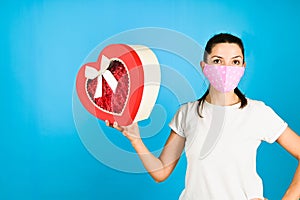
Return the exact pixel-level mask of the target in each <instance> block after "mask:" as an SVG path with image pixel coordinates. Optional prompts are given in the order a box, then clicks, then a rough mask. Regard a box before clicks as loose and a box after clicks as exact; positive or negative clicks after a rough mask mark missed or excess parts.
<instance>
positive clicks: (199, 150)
mask: <svg viewBox="0 0 300 200" xmlns="http://www.w3.org/2000/svg"><path fill="white" fill-rule="evenodd" d="M247 100H248V104H247V105H246V107H244V108H242V109H240V108H239V107H240V103H238V104H235V105H232V106H217V105H213V104H210V103H208V102H207V101H204V103H203V110H202V112H201V115H202V116H203V118H200V117H199V115H198V113H197V108H198V101H195V102H191V103H187V104H184V105H182V106H181V107H180V109H179V110H178V111H177V113H176V114H175V116H174V118H173V119H172V121H171V122H170V124H169V126H170V128H171V129H172V130H173V131H175V132H176V133H177V134H178V135H180V136H182V137H185V138H186V142H185V153H186V157H187V170H186V178H185V189H184V190H183V191H182V193H181V195H180V197H179V199H180V200H249V199H253V198H261V199H263V198H264V197H263V184H262V180H261V178H260V177H259V175H258V174H257V172H256V151H257V148H258V146H259V145H260V143H261V141H266V142H268V143H273V142H275V141H276V140H277V139H278V137H279V136H280V135H281V134H282V133H283V131H284V130H285V129H286V127H287V123H286V122H284V121H283V120H282V119H281V118H280V117H279V116H278V115H277V114H276V113H275V112H274V111H273V110H272V109H271V108H270V107H269V106H266V105H265V104H264V103H263V102H261V101H256V100H252V99H249V98H247Z"/></svg>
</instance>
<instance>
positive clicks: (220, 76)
mask: <svg viewBox="0 0 300 200" xmlns="http://www.w3.org/2000/svg"><path fill="white" fill-rule="evenodd" d="M244 71H245V67H237V66H215V65H207V64H205V66H204V69H203V73H204V75H205V76H206V77H207V79H208V80H209V82H210V84H211V85H212V86H213V87H214V88H215V89H216V90H218V91H220V92H222V93H225V92H229V91H232V90H234V89H235V88H236V87H237V85H238V84H239V82H240V80H241V78H242V76H243V74H244Z"/></svg>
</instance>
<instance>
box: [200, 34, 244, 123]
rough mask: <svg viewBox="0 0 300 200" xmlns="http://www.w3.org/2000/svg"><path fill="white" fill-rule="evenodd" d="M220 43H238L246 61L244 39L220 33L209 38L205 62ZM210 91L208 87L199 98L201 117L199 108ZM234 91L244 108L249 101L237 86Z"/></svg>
mask: <svg viewBox="0 0 300 200" xmlns="http://www.w3.org/2000/svg"><path fill="white" fill-rule="evenodd" d="M219 43H234V44H237V45H238V46H239V47H240V48H241V51H242V54H243V63H244V62H245V56H244V51H245V50H244V45H243V42H242V40H241V39H240V38H238V37H236V36H234V35H231V34H229V33H219V34H217V35H214V36H213V37H212V38H210V39H209V40H208V42H207V43H206V46H205V52H204V55H203V60H204V62H206V63H207V56H208V55H209V54H210V53H211V51H212V49H213V48H214V46H215V45H216V44H219ZM208 93H209V89H207V91H206V92H205V93H204V95H203V96H202V97H201V98H200V99H198V102H199V103H198V114H199V116H200V117H201V118H202V115H201V113H200V109H199V108H200V106H201V111H202V109H203V102H204V100H205V98H206V96H207V95H208ZM234 93H235V94H236V95H237V96H238V97H239V98H240V100H241V106H240V108H244V107H245V106H246V105H247V103H248V102H247V99H246V97H245V95H244V94H243V93H242V92H241V91H240V90H239V89H238V88H237V87H236V88H235V89H234Z"/></svg>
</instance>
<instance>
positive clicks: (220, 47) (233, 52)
mask: <svg viewBox="0 0 300 200" xmlns="http://www.w3.org/2000/svg"><path fill="white" fill-rule="evenodd" d="M210 56H211V57H212V56H220V57H235V56H241V57H243V53H242V50H241V48H240V46H239V45H238V44H235V43H219V44H216V45H214V47H213V48H212V50H211V53H210Z"/></svg>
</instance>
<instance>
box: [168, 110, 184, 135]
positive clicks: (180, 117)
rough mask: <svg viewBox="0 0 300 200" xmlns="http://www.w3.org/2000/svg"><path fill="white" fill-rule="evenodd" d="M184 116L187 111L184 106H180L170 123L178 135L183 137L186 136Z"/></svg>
mask: <svg viewBox="0 0 300 200" xmlns="http://www.w3.org/2000/svg"><path fill="white" fill-rule="evenodd" d="M184 116H185V113H184V111H183V106H182V107H180V108H179V109H178V110H177V112H176V114H175V115H174V117H173V119H172V120H171V122H170V123H169V127H170V128H171V129H172V130H173V131H174V132H175V133H177V134H178V135H180V136H181V137H185V134H184V128H183V127H184V121H185V120H184Z"/></svg>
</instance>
